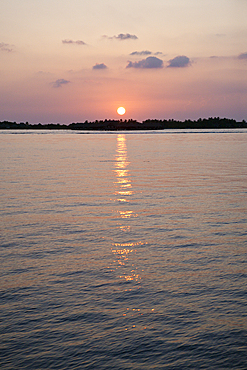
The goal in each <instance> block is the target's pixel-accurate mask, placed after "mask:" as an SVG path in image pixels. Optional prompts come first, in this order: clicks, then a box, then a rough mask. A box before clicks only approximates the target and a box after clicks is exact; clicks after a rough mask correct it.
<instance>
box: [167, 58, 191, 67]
mask: <svg viewBox="0 0 247 370" xmlns="http://www.w3.org/2000/svg"><path fill="white" fill-rule="evenodd" d="M168 63H169V64H168V67H172V68H173V67H174V68H183V67H187V66H189V65H190V64H191V62H190V59H189V58H188V57H186V56H185V55H180V56H177V57H175V58H173V59H170V60H169V61H168Z"/></svg>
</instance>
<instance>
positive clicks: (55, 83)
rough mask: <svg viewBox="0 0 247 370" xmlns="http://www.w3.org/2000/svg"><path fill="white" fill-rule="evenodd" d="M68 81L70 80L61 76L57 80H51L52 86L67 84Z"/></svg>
mask: <svg viewBox="0 0 247 370" xmlns="http://www.w3.org/2000/svg"><path fill="white" fill-rule="evenodd" d="M68 83H70V81H68V80H65V79H63V78H59V79H58V80H56V81H54V82H52V87H55V88H57V87H62V86H63V85H67V84H68Z"/></svg>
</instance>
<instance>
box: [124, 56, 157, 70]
mask: <svg viewBox="0 0 247 370" xmlns="http://www.w3.org/2000/svg"><path fill="white" fill-rule="evenodd" d="M162 67H163V61H162V60H161V59H159V58H156V57H147V58H146V59H143V60H140V61H139V62H128V65H127V66H126V68H162Z"/></svg>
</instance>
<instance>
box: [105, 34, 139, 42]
mask: <svg viewBox="0 0 247 370" xmlns="http://www.w3.org/2000/svg"><path fill="white" fill-rule="evenodd" d="M103 37H104V38H106V39H108V40H113V39H116V40H120V41H122V40H137V39H138V37H137V36H136V35H131V34H130V33H119V34H118V35H117V36H106V35H104V36H103Z"/></svg>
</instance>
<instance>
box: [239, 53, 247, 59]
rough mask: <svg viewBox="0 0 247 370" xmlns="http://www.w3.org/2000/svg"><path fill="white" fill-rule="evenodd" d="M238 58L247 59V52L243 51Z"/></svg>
mask: <svg viewBox="0 0 247 370" xmlns="http://www.w3.org/2000/svg"><path fill="white" fill-rule="evenodd" d="M238 59H247V53H242V54H240V55H239V56H238Z"/></svg>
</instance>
